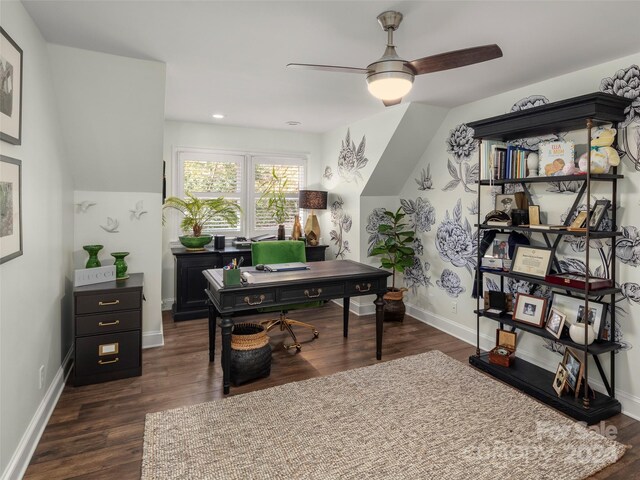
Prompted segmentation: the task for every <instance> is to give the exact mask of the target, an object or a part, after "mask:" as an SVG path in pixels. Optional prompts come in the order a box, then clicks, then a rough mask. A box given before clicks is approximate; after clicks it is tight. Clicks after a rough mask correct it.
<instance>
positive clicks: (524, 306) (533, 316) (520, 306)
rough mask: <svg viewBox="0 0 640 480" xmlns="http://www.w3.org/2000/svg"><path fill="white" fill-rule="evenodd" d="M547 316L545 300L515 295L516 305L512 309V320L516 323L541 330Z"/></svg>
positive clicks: (525, 295) (524, 294)
mask: <svg viewBox="0 0 640 480" xmlns="http://www.w3.org/2000/svg"><path fill="white" fill-rule="evenodd" d="M546 314H547V299H546V298H543V297H535V296H533V295H528V294H526V293H518V294H517V295H516V305H515V307H513V317H512V318H513V319H514V320H515V321H517V322H521V323H526V324H528V325H533V326H534V327H538V328H541V327H542V325H543V324H544V319H545V318H546Z"/></svg>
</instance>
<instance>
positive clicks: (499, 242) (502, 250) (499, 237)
mask: <svg viewBox="0 0 640 480" xmlns="http://www.w3.org/2000/svg"><path fill="white" fill-rule="evenodd" d="M489 253H490V254H489ZM487 254H488V255H487ZM487 254H485V255H486V256H489V257H493V258H500V259H508V258H509V234H507V233H496V236H495V237H494V238H493V241H492V242H491V248H490V249H487Z"/></svg>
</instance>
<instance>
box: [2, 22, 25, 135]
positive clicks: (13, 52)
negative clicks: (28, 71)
mask: <svg viewBox="0 0 640 480" xmlns="http://www.w3.org/2000/svg"><path fill="white" fill-rule="evenodd" d="M0 140H3V141H5V142H7V143H12V144H14V145H20V143H21V142H22V49H21V48H20V47H19V46H18V45H17V44H16V42H14V41H13V39H12V38H11V37H10V36H9V35H8V34H7V32H6V31H5V30H4V28H2V27H0Z"/></svg>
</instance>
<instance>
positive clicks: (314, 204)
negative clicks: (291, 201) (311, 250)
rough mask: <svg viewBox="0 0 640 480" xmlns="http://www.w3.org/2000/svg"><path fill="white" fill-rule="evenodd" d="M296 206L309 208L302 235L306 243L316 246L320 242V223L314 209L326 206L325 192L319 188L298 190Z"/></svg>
mask: <svg viewBox="0 0 640 480" xmlns="http://www.w3.org/2000/svg"><path fill="white" fill-rule="evenodd" d="M298 206H299V207H300V208H305V209H308V210H311V213H310V214H309V216H308V217H307V223H306V224H305V226H304V235H305V237H306V238H307V244H308V245H311V246H316V245H318V244H319V243H320V223H318V217H316V215H315V213H314V210H325V209H326V208H327V192H323V191H320V190H300V193H299V195H298Z"/></svg>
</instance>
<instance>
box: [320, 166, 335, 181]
mask: <svg viewBox="0 0 640 480" xmlns="http://www.w3.org/2000/svg"><path fill="white" fill-rule="evenodd" d="M322 176H323V177H324V178H326V179H327V180H331V179H332V178H333V172H332V171H331V167H329V166H326V167H324V175H322Z"/></svg>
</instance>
